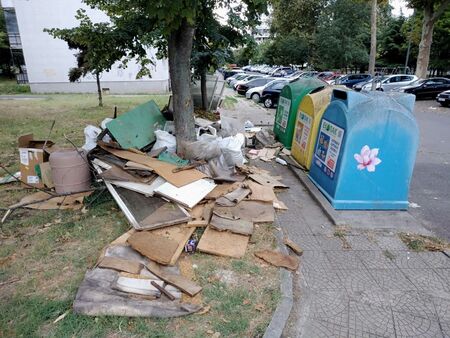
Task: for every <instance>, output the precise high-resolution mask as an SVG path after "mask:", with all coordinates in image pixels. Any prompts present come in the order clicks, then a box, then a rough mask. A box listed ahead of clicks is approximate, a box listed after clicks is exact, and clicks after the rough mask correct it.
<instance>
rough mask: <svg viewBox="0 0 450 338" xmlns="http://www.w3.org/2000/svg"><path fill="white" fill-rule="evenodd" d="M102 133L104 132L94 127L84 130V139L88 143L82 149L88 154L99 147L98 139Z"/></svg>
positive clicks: (89, 126) (90, 126) (87, 127)
mask: <svg viewBox="0 0 450 338" xmlns="http://www.w3.org/2000/svg"><path fill="white" fill-rule="evenodd" d="M101 132H102V130H101V129H100V128H97V127H95V126H92V125H88V126H86V128H84V137H85V140H86V141H85V143H84V146H83V147H82V148H83V149H84V150H86V151H87V152H89V151H91V150H92V149H94V148H95V147H96V146H97V137H98V135H100V133H101Z"/></svg>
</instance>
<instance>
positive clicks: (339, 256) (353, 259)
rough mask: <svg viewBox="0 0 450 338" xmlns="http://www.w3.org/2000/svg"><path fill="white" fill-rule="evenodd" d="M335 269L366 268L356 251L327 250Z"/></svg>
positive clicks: (326, 252)
mask: <svg viewBox="0 0 450 338" xmlns="http://www.w3.org/2000/svg"><path fill="white" fill-rule="evenodd" d="M325 255H326V256H327V258H328V260H329V261H330V263H331V265H332V267H333V269H336V270H357V269H362V268H364V265H363V263H362V261H361V260H360V259H359V257H358V255H357V254H356V253H355V251H325Z"/></svg>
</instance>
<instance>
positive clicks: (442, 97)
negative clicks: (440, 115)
mask: <svg viewBox="0 0 450 338" xmlns="http://www.w3.org/2000/svg"><path fill="white" fill-rule="evenodd" d="M436 101H437V102H439V103H440V104H441V106H442V107H448V106H450V90H446V91H445V92H442V93H440V94H438V96H436Z"/></svg>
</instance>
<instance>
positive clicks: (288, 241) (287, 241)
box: [283, 237, 303, 256]
mask: <svg viewBox="0 0 450 338" xmlns="http://www.w3.org/2000/svg"><path fill="white" fill-rule="evenodd" d="M283 243H284V244H285V245H286V246H287V247H289V248H290V249H291V250H292V251H294V252H295V253H296V254H297V255H299V256H301V255H302V254H303V250H302V248H300V246H299V245H298V244H297V243H295V242H294V241H292V240H291V239H289V238H288V237H285V238H284V239H283Z"/></svg>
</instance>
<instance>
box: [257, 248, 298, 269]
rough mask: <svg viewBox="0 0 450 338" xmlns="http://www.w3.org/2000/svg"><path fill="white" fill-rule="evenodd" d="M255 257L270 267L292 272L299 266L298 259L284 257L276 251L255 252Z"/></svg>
mask: <svg viewBox="0 0 450 338" xmlns="http://www.w3.org/2000/svg"><path fill="white" fill-rule="evenodd" d="M255 256H256V257H258V258H261V259H263V260H265V261H266V262H267V263H270V264H272V265H275V266H278V267H283V268H286V269H289V270H294V271H295V270H297V269H298V265H299V264H300V261H299V259H298V257H292V256H288V255H284V254H282V253H281V252H278V251H272V250H262V251H258V252H255Z"/></svg>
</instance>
